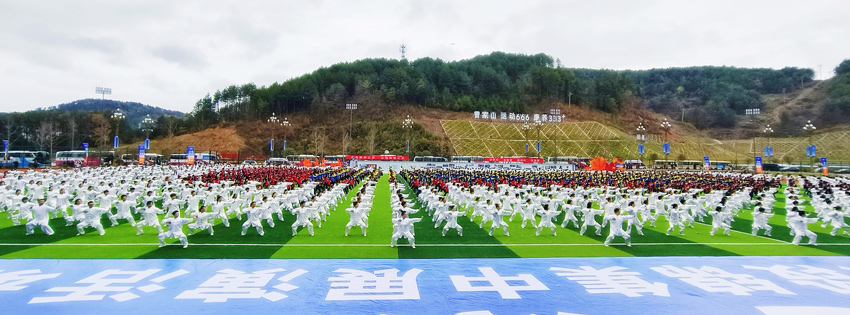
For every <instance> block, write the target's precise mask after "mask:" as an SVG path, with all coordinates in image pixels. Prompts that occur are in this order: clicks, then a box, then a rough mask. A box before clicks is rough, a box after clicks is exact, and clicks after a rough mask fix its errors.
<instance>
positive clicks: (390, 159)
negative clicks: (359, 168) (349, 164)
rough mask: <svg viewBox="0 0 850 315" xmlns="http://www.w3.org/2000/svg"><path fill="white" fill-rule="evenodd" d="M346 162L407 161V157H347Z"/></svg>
mask: <svg viewBox="0 0 850 315" xmlns="http://www.w3.org/2000/svg"><path fill="white" fill-rule="evenodd" d="M345 159H346V160H350V159H358V160H361V161H407V160H408V159H407V155H346V156H345Z"/></svg>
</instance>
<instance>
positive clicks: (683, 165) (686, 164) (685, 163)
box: [676, 160, 705, 171]
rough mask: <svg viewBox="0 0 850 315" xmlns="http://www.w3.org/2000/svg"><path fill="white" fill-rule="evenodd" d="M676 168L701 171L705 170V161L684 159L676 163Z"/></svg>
mask: <svg viewBox="0 0 850 315" xmlns="http://www.w3.org/2000/svg"><path fill="white" fill-rule="evenodd" d="M676 169H679V170H683V171H699V170H705V162H704V161H694V160H682V161H679V163H677V165H676Z"/></svg>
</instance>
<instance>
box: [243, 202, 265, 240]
mask: <svg viewBox="0 0 850 315" xmlns="http://www.w3.org/2000/svg"><path fill="white" fill-rule="evenodd" d="M243 212H244V213H245V214H246V217H245V223H242V235H243V236H244V235H245V234H247V233H248V228H250V227H252V226H253V227H254V228H255V229H256V230H257V234H260V236H263V234H264V233H263V222H262V221H261V220H260V218H261V217H262V215H263V209H260V208H258V207H257V203H256V202H254V201H252V202H251V205H250V206H249V207H248V208H246V209H245V210H243Z"/></svg>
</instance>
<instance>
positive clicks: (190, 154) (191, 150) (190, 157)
mask: <svg viewBox="0 0 850 315" xmlns="http://www.w3.org/2000/svg"><path fill="white" fill-rule="evenodd" d="M186 164H189V165H195V147H194V146H191V145H190V146H188V147H186Z"/></svg>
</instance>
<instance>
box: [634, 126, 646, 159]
mask: <svg viewBox="0 0 850 315" xmlns="http://www.w3.org/2000/svg"><path fill="white" fill-rule="evenodd" d="M635 131H636V132H637V140H638V141H640V143H641V144H644V143H646V127H644V126H643V122H639V123H638V126H637V128H635ZM638 151H640V150H638ZM638 156H640V160H641V162H642V161H643V153H641V152H638Z"/></svg>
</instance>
